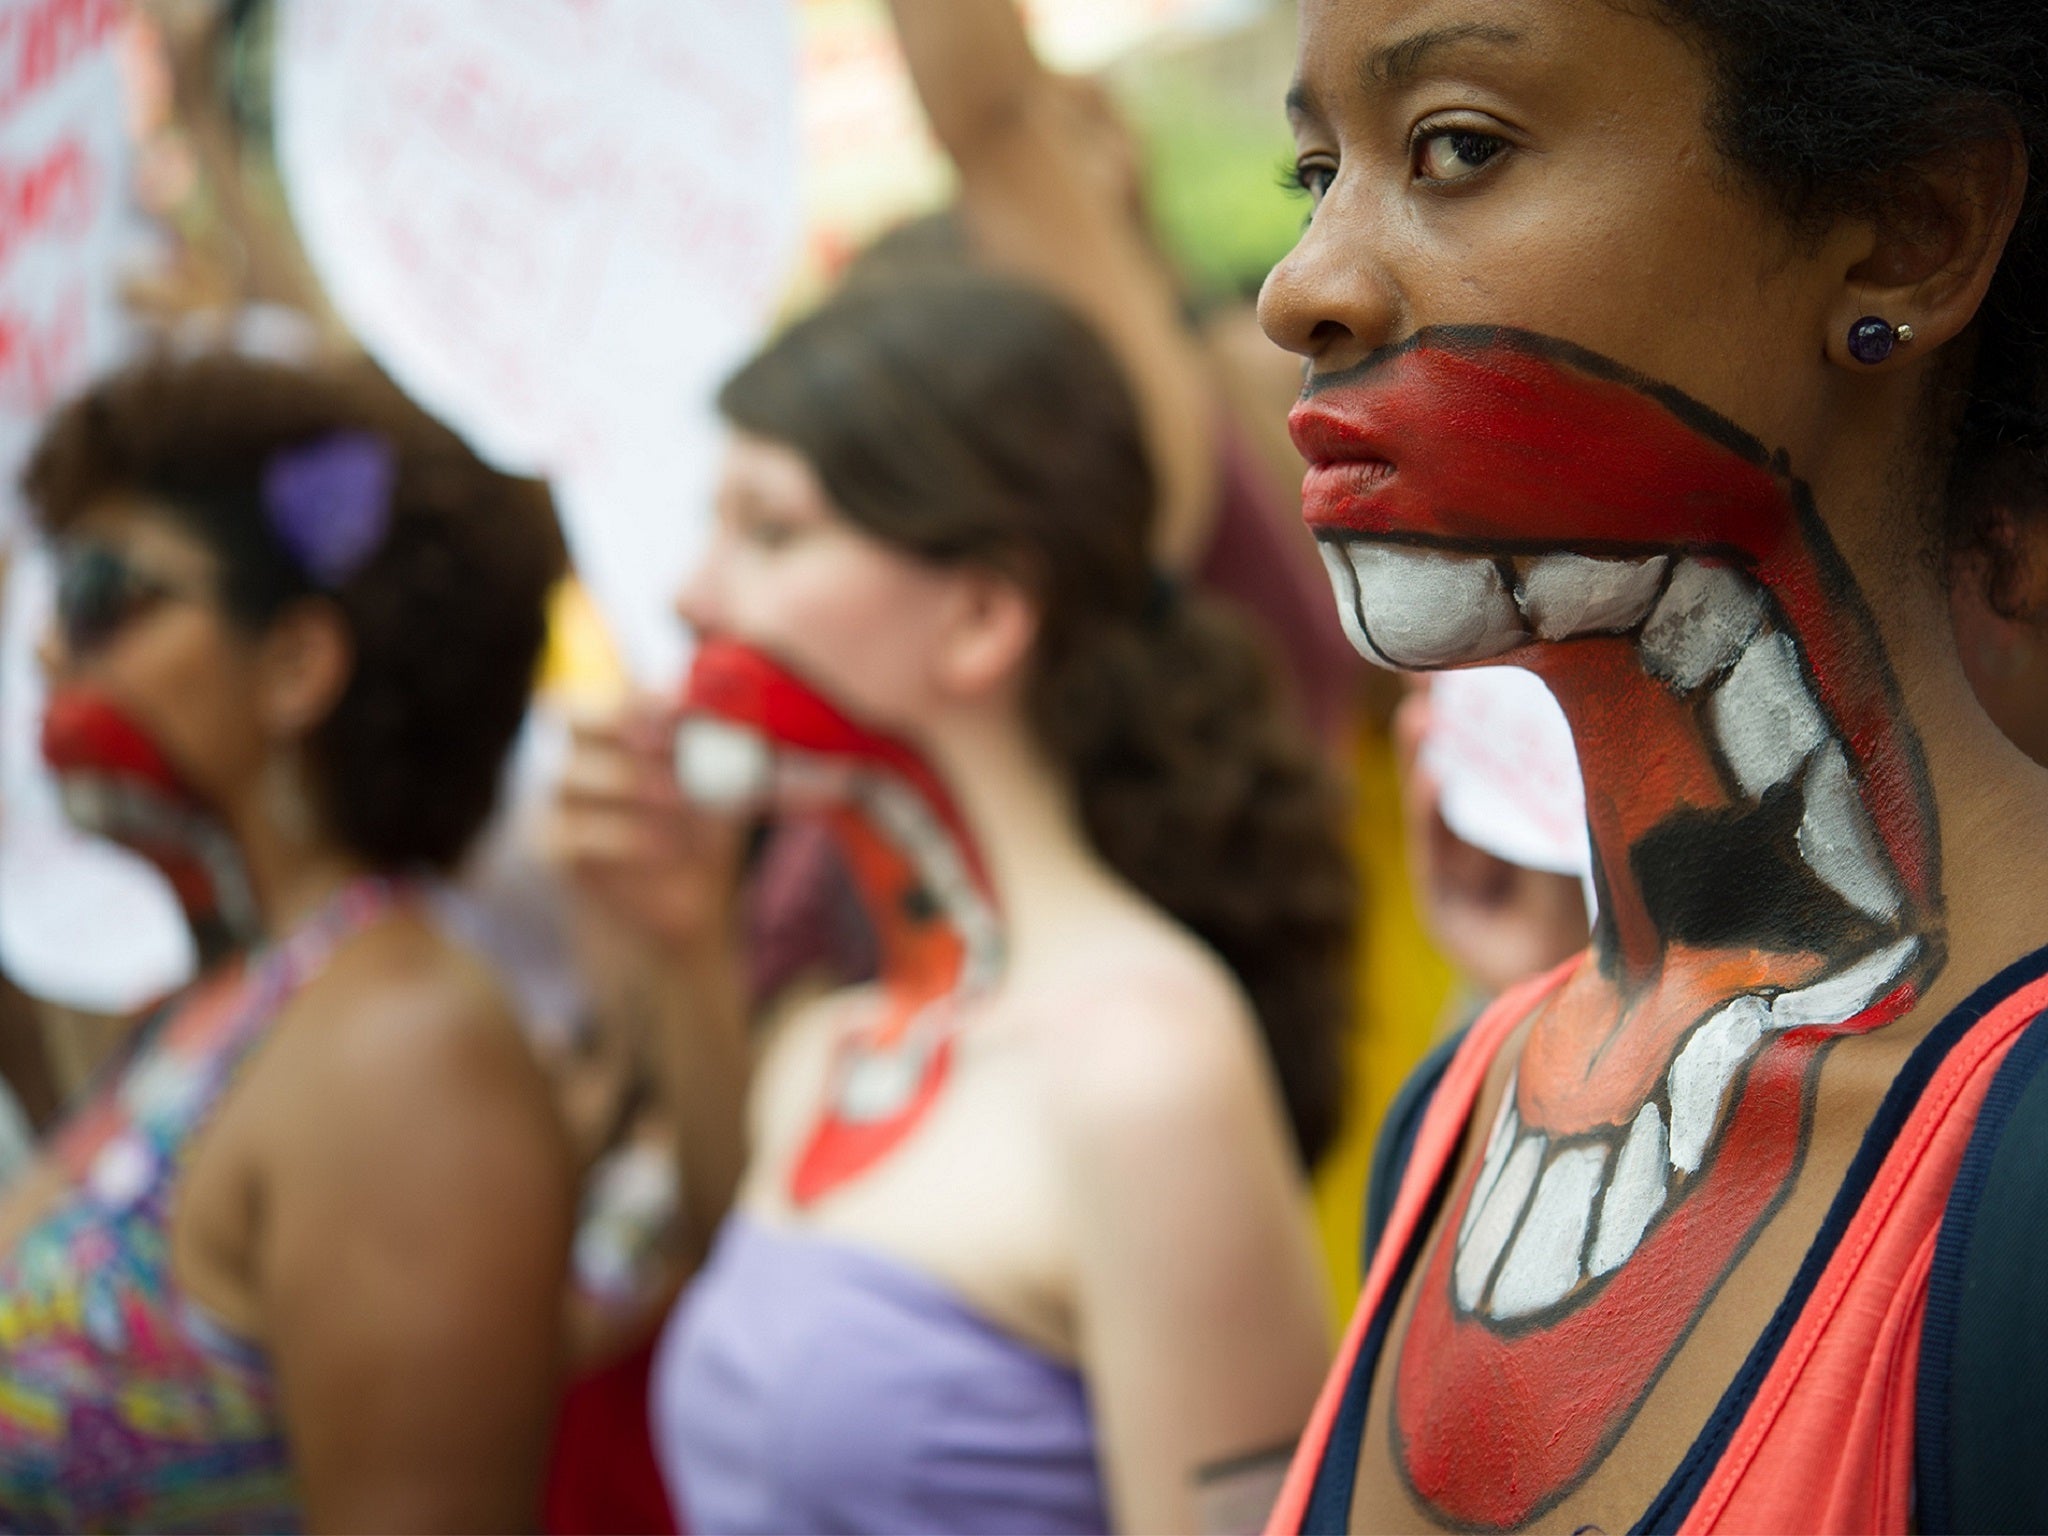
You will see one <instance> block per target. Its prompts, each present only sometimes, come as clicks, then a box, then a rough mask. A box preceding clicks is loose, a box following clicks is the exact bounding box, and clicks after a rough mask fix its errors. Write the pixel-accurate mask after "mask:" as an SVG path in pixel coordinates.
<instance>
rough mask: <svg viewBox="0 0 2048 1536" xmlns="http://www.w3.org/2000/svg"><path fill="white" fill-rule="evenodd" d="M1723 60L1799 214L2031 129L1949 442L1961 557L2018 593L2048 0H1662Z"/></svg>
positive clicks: (1882, 203) (1771, 177) (2035, 405)
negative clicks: (2017, 198)
mask: <svg viewBox="0 0 2048 1536" xmlns="http://www.w3.org/2000/svg"><path fill="white" fill-rule="evenodd" d="M1656 5H1657V7H1658V8H1659V9H1661V11H1662V12H1663V13H1664V14H1665V15H1666V16H1667V17H1669V18H1670V19H1671V20H1672V21H1674V22H1675V23H1676V24H1677V25H1679V26H1680V27H1681V28H1682V29H1683V30H1684V31H1686V32H1687V33H1689V34H1690V35H1691V36H1693V37H1695V38H1696V39H1698V40H1699V41H1700V42H1702V43H1703V44H1704V45H1705V47H1706V49H1707V52H1708V54H1709V55H1710V57H1711V58H1712V59H1713V60H1714V61H1715V64H1716V66H1717V70H1718V74H1719V84H1718V90H1717V92H1716V97H1715V101H1714V105H1713V109H1712V112H1713V118H1712V127H1713V131H1714V133H1715V136H1716V138H1717V139H1718V140H1719V143H1720V148H1721V151H1722V153H1723V154H1724V156H1725V157H1726V158H1727V159H1728V160H1729V161H1730V163H1732V164H1733V165H1735V166H1736V167H1738V168H1739V169H1740V171H1741V172H1742V173H1743V174H1744V175H1745V176H1746V177H1748V178H1749V180H1750V181H1751V182H1752V184H1754V185H1756V186H1757V187H1759V188H1761V189H1762V190H1763V191H1764V192H1765V193H1766V194H1767V195H1768V196H1769V197H1770V198H1771V199H1772V200H1773V201H1774V202H1776V203H1777V205H1778V206H1779V207H1780V208H1781V209H1782V210H1783V211H1784V212H1785V213H1786V214H1787V215H1789V216H1790V217H1791V218H1792V219H1793V220H1794V221H1795V222H1796V223H1809V222H1818V221H1821V220H1825V219H1827V218H1829V217H1832V216H1836V215H1840V214H1869V213H1877V212H1881V211H1883V210H1884V209H1885V208H1886V207H1887V205H1888V204H1889V203H1890V202H1891V201H1892V200H1893V198H1894V197H1895V196H1896V194H1897V191H1898V188H1899V178H1900V176H1901V173H1903V172H1904V171H1905V170H1906V169H1907V168H1908V167H1910V166H1911V165H1912V164H1913V163H1914V162H1915V161H1918V160H1921V159H1923V158H1924V157H1926V156H1928V155H1931V154H1934V153H1937V152H1939V151H1942V150H1947V149H1954V148H1958V147H1961V146H1963V145H1966V144H1969V143H1971V142H1976V141H1983V140H1986V139H2000V138H2017V139H2018V140H2019V141H2020V142H2022V143H2023V144H2024V145H2025V147H2026V150H2027V153H2028V156H2029V160H2030V162H2031V166H2032V170H2033V174H2032V175H2031V176H2030V178H2029V180H2028V185H2027V193H2026V201H2025V204H2024V206H2023V207H2022V209H2021V212H2020V218H2019V222H2018V225H2017V227H2016V228H2015V229H2014V231H2013V235H2012V239H2011V242H2010V243H2009V244H2008V246H2007V247H2006V252H2005V259H2004V262H2003V264H2002V265H2001V266H2000V267H1999V270H1998V274H1997V276H1996V278H1995V279H1994V280H1993V282H1992V284H1991V289H1990V292H1989V293H1988V294H1987V295H1986V296H1985V300H1984V305H1983V308H1982V310H1981V311H1980V312H1979V314H1978V317H1977V321H1976V324H1975V326H1974V336H1973V338H1972V346H1973V349H1974V356H1972V357H1971V358H1969V359H1968V360H1967V362H1968V372H1967V375H1966V376H1965V377H1963V378H1961V379H1959V380H1958V383H1959V385H1960V387H1961V388H1962V390H1963V399H1962V401H1961V403H1960V410H1959V411H1958V413H1957V415H1958V417H1959V422H1960V425H1959V427H1958V428H1957V430H1956V432H1955V435H1954V437H1953V439H1952V440H1951V441H1950V442H1949V443H1947V444H1944V452H1945V453H1947V454H1948V455H1949V457H1948V477H1947V478H1948V495H1947V497H1946V501H1945V506H1944V508H1943V512H1942V525H1941V527H1940V530H1939V531H1940V535H1941V543H1942V550H1943V553H1944V555H1946V556H1947V557H1948V558H1949V559H1951V560H1953V558H1954V557H1955V556H1957V555H1960V554H1963V553H1965V552H1969V551H1973V550H1974V551H1980V552H1982V553H1983V554H1985V555H1986V556H1988V557H1989V562H1990V565H1989V568H1990V571H1991V573H1992V583H1991V591H1990V595H1991V597H1992V600H1993V602H1994V603H1995V604H1997V605H1998V606H2000V607H2001V608H2004V607H2005V606H2006V602H2005V597H2006V586H2007V578H2008V577H2009V575H2010V571H2011V561H2010V547H2009V543H2008V541H2009V538H2010V530H2011V520H2012V519H2021V518H2034V517H2040V516H2043V515H2048V226H2044V220H2043V210H2044V207H2048V176H2044V175H2043V166H2044V163H2048V162H2044V156H2043V151H2044V150H2048V5H2044V4H2043V3H2042V0H1656Z"/></svg>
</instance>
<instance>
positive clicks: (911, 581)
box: [676, 433, 962, 731]
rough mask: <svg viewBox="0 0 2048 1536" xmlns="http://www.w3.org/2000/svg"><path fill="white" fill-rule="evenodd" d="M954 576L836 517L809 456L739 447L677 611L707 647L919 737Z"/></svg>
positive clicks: (747, 443)
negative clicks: (721, 640)
mask: <svg viewBox="0 0 2048 1536" xmlns="http://www.w3.org/2000/svg"><path fill="white" fill-rule="evenodd" d="M961 594H962V581H961V577H960V576H959V575H958V574H957V573H953V572H949V571H945V570H941V569H939V568H937V567H935V566H932V565H930V564H928V563H926V562H923V561H920V560H918V559H916V558H914V557H913V556H911V555H909V554H906V553H904V552H903V551H901V550H899V549H896V548H894V547H892V546H890V545H888V544H886V543H884V542H883V541H882V540H880V539H878V538H876V537H875V536H874V535H872V534H870V533H868V532H866V531H865V530H864V529H862V528H861V527H859V526H858V525H857V524H856V523H854V522H853V520H852V519H851V518H849V517H847V516H846V514H844V513H843V512H841V511H839V510H838V509H837V508H836V507H834V506H833V504H832V502H831V500H830V499H829V498H828V497H827V496H826V494H825V491H824V488H823V486H821V485H820V484H819V481H818V477H817V475H816V474H815V473H814V472H813V471H812V469H811V467H810V465H809V464H808V463H807V462H806V461H805V460H804V458H803V456H802V455H801V454H798V453H797V452H795V451H794V450H793V449H790V448H787V447H784V446H783V445H781V444H779V443H774V442H770V441H768V440H766V439H763V438H758V437H753V436H750V435H748V434H745V433H736V434H735V435H734V438H733V441H732V446H731V448H730V450H729V451H728V454H727V458H726V463H725V472H724V475H723V478H722V480H721V481H720V485H719V490H718V502H717V515H716V518H715V521H714V523H713V527H712V532H711V539H710V543H709V544H708V546H707V547H706V549H705V553H704V557H703V559H702V561H701V563H700V564H699V565H698V567H697V570H696V571H695V572H694V573H693V574H692V576H691V577H690V579H689V580H688V581H687V582H686V583H685V584H684V587H683V590H682V593H681V595H680V596H679V598H678V600H677V604H676V607H677V612H678V613H679V614H680V615H681V617H682V619H683V622H684V623H686V624H687V625H689V626H690V628H691V629H692V630H693V631H695V632H696V633H697V634H698V635H700V636H702V635H721V636H725V637H727V638H730V639H734V640H738V641H741V642H744V643H745V644H747V645H750V646H753V647H755V648H756V649H758V650H761V651H765V652H766V653H768V654H769V655H770V656H773V657H774V658H775V659H776V660H778V661H780V662H781V663H783V664H784V665H785V666H787V667H790V668H791V669H793V670H794V671H795V672H797V673H798V674H799V675H800V676H802V677H803V678H805V679H806V680H807V681H809V682H810V683H812V684H813V685H814V686H816V687H817V688H819V689H821V690H822V691H823V692H824V693H826V694H827V695H828V696H830V697H831V698H832V699H834V700H835V701H837V702H838V703H839V704H841V705H842V706H843V707H845V708H846V709H847V710H849V711H850V712H852V713H853V714H855V715H858V716H859V717H861V718H862V719H863V720H864V721H866V722H867V723H869V724H871V725H876V726H882V727H887V728H891V729H895V730H899V731H902V730H906V729H910V728H914V727H915V726H916V725H917V724H918V723H919V722H920V721H921V720H922V719H924V718H925V717H926V712H927V711H928V709H929V708H930V707H931V704H932V702H933V700H934V696H935V695H934V686H933V682H934V680H933V667H932V658H933V656H934V654H935V648H936V645H937V638H938V636H939V634H940V632H941V630H942V629H943V627H944V626H945V624H946V623H947V621H948V619H949V617H950V616H951V615H952V614H953V612H954V611H955V609H956V605H957V603H958V602H959V600H960V598H961Z"/></svg>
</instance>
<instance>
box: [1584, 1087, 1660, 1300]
mask: <svg viewBox="0 0 2048 1536" xmlns="http://www.w3.org/2000/svg"><path fill="white" fill-rule="evenodd" d="M1670 1178H1671V1164H1670V1160H1669V1156H1668V1153H1667V1150H1666V1144H1665V1140H1664V1116H1663V1114H1662V1113H1661V1112H1660V1111H1659V1110H1658V1108H1657V1106H1656V1105H1654V1104H1645V1105H1644V1106H1643V1107H1642V1109H1641V1110H1640V1111H1638V1112H1637V1114H1636V1121H1635V1124H1634V1125H1632V1126H1630V1127H1629V1132H1628V1141H1627V1142H1626V1144H1624V1145H1623V1147H1622V1149H1621V1156H1620V1157H1619V1158H1618V1159H1617V1160H1616V1161H1615V1164H1614V1179H1613V1181H1612V1182H1611V1183H1610V1184H1609V1185H1608V1186H1607V1198H1606V1199H1604V1200H1602V1201H1601V1202H1600V1235H1599V1236H1598V1237H1597V1238H1595V1239H1594V1240H1593V1253H1592V1256H1591V1258H1590V1259H1589V1260H1588V1261H1587V1265H1586V1273H1587V1274H1589V1275H1595V1276H1598V1275H1604V1274H1607V1273H1608V1272H1609V1271H1610V1270H1615V1269H1619V1268H1620V1267H1621V1265H1622V1261H1623V1260H1625V1259H1626V1258H1628V1256H1629V1255H1630V1254H1632V1253H1634V1252H1635V1251H1636V1249H1637V1248H1638V1247H1640V1246H1641V1245H1642V1241H1643V1234H1644V1233H1645V1232H1647V1231H1648V1230H1649V1229H1650V1223H1651V1222H1652V1221H1653V1220H1655V1219H1656V1215H1657V1213H1658V1212H1659V1211H1661V1210H1663V1209H1664V1194H1665V1190H1666V1188H1667V1186H1668V1185H1669V1183H1670Z"/></svg>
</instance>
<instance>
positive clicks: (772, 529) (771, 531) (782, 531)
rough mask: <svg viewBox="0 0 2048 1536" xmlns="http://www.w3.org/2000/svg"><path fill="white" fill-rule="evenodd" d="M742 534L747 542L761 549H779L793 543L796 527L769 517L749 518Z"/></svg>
mask: <svg viewBox="0 0 2048 1536" xmlns="http://www.w3.org/2000/svg"><path fill="white" fill-rule="evenodd" d="M742 535H743V537H745V539H746V541H747V542H748V543H749V544H753V545H755V546H757V547H758V548H761V549H781V548H782V547H784V546H785V545H787V544H790V543H793V542H794V541H795V539H796V536H797V529H796V527H795V526H794V525H793V524H790V523H783V522H777V521H775V520H773V519H771V518H763V517H757V518H752V519H749V520H748V522H747V525H746V527H745V528H744V529H743V530H742Z"/></svg>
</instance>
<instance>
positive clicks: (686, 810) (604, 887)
mask: <svg viewBox="0 0 2048 1536" xmlns="http://www.w3.org/2000/svg"><path fill="white" fill-rule="evenodd" d="M672 730H673V726H672V723H671V722H670V721H668V719H667V717H666V712H665V711H664V710H663V709H662V708H661V707H660V706H656V705H652V704H642V705H636V706H633V707H630V708H628V709H627V710H625V711H623V712H621V713H619V714H616V715H613V716H611V717H608V718H603V719H589V720H584V721H581V722H579V723H578V724H577V725H576V727H575V731H574V740H573V745H572V750H571V754H570V761H569V765H568V768H567V770H566V772H565V773H564V775H563V780H562V784H561V787H560V790H559V792H558V794H557V798H556V807H555V815H554V824H553V828H552V831H551V834H550V840H551V843H552V849H551V853H552V857H553V859H554V860H555V862H556V863H557V865H558V866H559V867H560V868H561V869H562V870H563V872H564V874H565V875H566V876H567V877H568V879H569V882H570V884H571V886H572V888H573V889H574V890H575V891H576V893H577V895H578V899H579V903H580V906H581V909H582V910H581V911H580V913H579V921H578V928H579V949H580V951H581V953H582V957H583V959H584V961H585V963H586V969H587V972H588V974H589V976H590V978H591V983H592V990H593V993H594V1001H595V1003H596V1005H597V1009H598V1012H599V1018H600V1027H602V1028H605V1029H609V1030H615V1031H618V1032H620V1033H622V1034H623V1035H624V1036H625V1037H626V1038H627V1039H628V1040H629V1041H630V1042H631V1044H632V1047H633V1048H634V1049H636V1050H638V1051H641V1052H643V1053H644V1055H645V1059H646V1060H647V1062H648V1064H649V1065H650V1067H651V1068H652V1070H653V1073H654V1077H655V1080H656V1082H657V1084H658V1088H659V1093H660V1096H661V1100H662V1105H663V1109H664V1112H665V1116H666V1118H667V1119H668V1120H669V1121H670V1123H672V1124H673V1125H674V1126H675V1128H676V1132H677V1136H678V1141H679V1149H680V1155H681V1165H682V1166H681V1176H682V1189H683V1200H682V1205H683V1221H684V1225H685V1232H684V1243H685V1249H686V1253H687V1256H688V1258H689V1259H690V1260H691V1261H693V1262H694V1261H695V1260H697V1259H700V1258H701V1257H702V1256H703V1254H704V1253H705V1252H706V1251H708V1249H709V1247H710V1242H711V1237H712V1234H713V1233H714V1232H715V1231H716V1229H717V1226H718V1224H719V1222H720V1221H722V1220H723V1219H724V1216H725V1213H726V1211H727V1210H728V1209H730V1207H731V1205H732V1201H733V1196H734V1192H735V1191H736V1190H737V1188H738V1186H739V1180H740V1174H741V1171H742V1170H743V1168H744V1166H745V1161H746V1150H747V1149H746V1134H745V1120H746V1095H747V1085H748V1081H749V1078H750V1075H751V1072H752V1066H753V1050H752V1041H751V1039H750V1036H749V1030H748V1020H747V1008H746V998H745V978H744V974H743V971H742V967H741V965H740V960H739V953H738V942H739V940H738V928H739V924H738V917H737V912H736V910H735V901H736V885H737V880H738V868H739V860H740V844H741V838H742V828H741V827H740V826H739V825H738V824H737V823H735V822H734V821H733V820H731V819H730V818H727V817H720V816H716V815H713V814H710V813H708V812H704V811H701V810H699V809H697V808H695V807H693V806H691V805H690V804H689V803H687V802H686V801H685V800H684V799H683V796H682V793H681V791H680V789H679V788H678V787H677V784H676V780H675V772H674V768H673V762H672V755H671V741H672Z"/></svg>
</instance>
